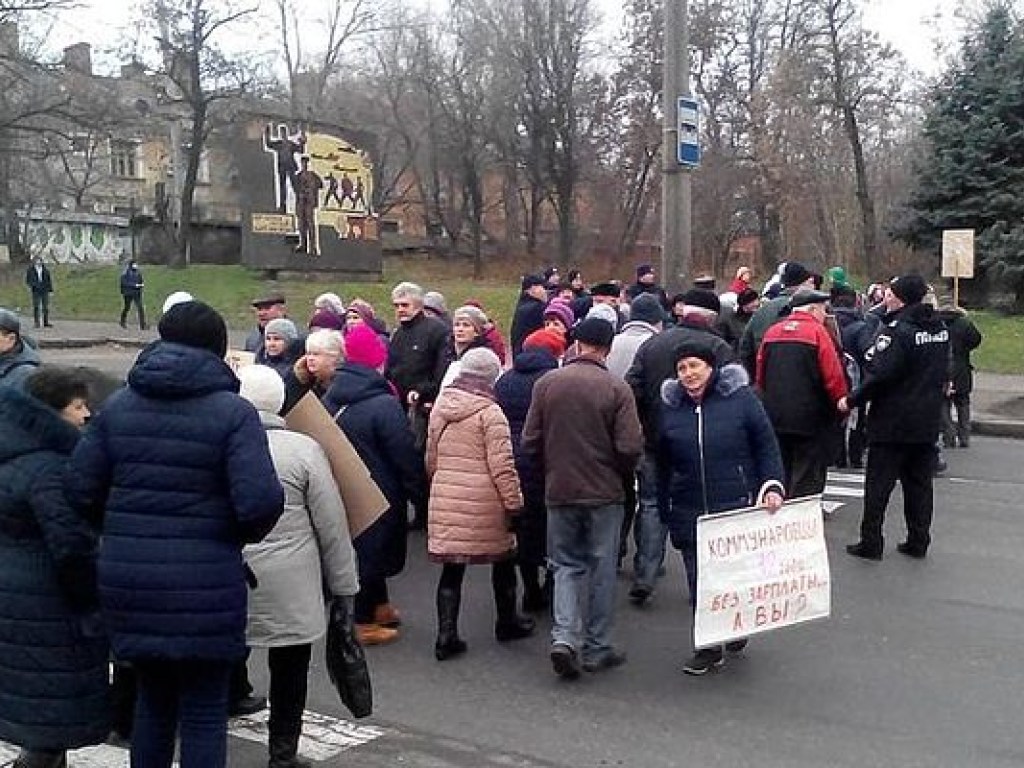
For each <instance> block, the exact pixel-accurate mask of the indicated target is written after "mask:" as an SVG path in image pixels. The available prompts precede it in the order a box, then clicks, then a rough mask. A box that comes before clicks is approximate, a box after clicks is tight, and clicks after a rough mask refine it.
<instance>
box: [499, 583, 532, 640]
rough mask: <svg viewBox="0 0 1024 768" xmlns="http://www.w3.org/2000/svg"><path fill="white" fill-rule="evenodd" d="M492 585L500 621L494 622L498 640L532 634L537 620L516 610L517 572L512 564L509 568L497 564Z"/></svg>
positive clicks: (516, 638)
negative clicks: (521, 614)
mask: <svg viewBox="0 0 1024 768" xmlns="http://www.w3.org/2000/svg"><path fill="white" fill-rule="evenodd" d="M491 585H492V586H493V588H494V605H495V608H497V611H498V621H497V622H496V623H495V624H494V636H495V637H496V638H497V639H498V641H499V642H502V643H504V642H506V641H508V640H521V639H522V638H524V637H529V636H530V635H532V634H533V630H534V628H535V627H536V626H537V625H536V622H534V620H533V619H531V618H528V617H526V616H520V615H519V614H518V613H517V612H516V572H515V570H514V569H513V568H512V567H511V565H509V566H508V567H507V568H505V567H502V566H501V565H498V566H495V568H494V570H493V571H492V572H491Z"/></svg>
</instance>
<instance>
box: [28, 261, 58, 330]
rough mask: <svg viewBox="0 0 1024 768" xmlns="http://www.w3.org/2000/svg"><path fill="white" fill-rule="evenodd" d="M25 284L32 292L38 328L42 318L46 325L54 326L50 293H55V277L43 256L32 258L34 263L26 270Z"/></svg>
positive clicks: (33, 314)
mask: <svg viewBox="0 0 1024 768" xmlns="http://www.w3.org/2000/svg"><path fill="white" fill-rule="evenodd" d="M25 284H26V285H27V286H28V289H29V291H31V292H32V317H33V319H35V321H36V328H39V327H40V325H39V322H40V320H42V324H43V326H44V327H46V328H52V327H53V326H51V325H50V294H51V293H53V278H52V277H51V275H50V270H49V269H47V268H46V265H45V264H44V263H43V259H42V257H40V256H35V257H34V258H33V259H32V264H31V265H29V268H28V270H27V271H26V272H25Z"/></svg>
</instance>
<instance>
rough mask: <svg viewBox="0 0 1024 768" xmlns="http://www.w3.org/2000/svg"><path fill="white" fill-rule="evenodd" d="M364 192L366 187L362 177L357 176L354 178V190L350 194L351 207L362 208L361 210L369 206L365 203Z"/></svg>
mask: <svg viewBox="0 0 1024 768" xmlns="http://www.w3.org/2000/svg"><path fill="white" fill-rule="evenodd" d="M365 192H366V188H365V187H364V186H363V177H362V176H359V177H357V178H356V191H355V194H354V195H353V196H352V207H353V208H362V209H363V210H367V209H368V208H369V206H368V205H367V204H366V197H365V196H364V195H365Z"/></svg>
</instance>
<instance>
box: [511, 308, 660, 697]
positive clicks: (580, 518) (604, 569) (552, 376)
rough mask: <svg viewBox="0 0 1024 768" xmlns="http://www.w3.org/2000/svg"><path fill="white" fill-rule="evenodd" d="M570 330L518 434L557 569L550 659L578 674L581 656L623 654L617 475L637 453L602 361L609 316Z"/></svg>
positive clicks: (605, 663)
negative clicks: (615, 628)
mask: <svg viewBox="0 0 1024 768" xmlns="http://www.w3.org/2000/svg"><path fill="white" fill-rule="evenodd" d="M574 336H575V338H576V344H577V345H578V349H579V354H578V355H577V357H575V358H574V359H573V360H572V361H571V362H569V363H567V364H566V366H565V367H564V368H562V369H560V370H557V371H552V372H550V373H548V374H545V375H544V376H542V377H541V378H540V380H539V381H538V382H537V383H536V385H534V388H533V402H532V403H531V404H530V411H529V413H528V414H527V417H526V426H525V427H524V428H523V437H522V451H523V453H524V454H526V455H527V456H530V457H531V458H532V459H533V460H534V461H536V462H537V463H538V464H539V465H540V466H541V467H543V470H544V478H545V500H546V502H547V506H548V558H549V559H550V562H551V565H552V567H553V568H554V573H555V589H554V611H553V618H554V624H553V626H552V629H551V640H552V643H551V664H552V666H553V667H554V670H555V673H556V674H557V675H558V676H559V677H562V678H565V679H573V678H576V677H579V674H580V660H581V659H580V656H582V662H583V667H584V668H585V669H587V670H591V671H597V670H600V669H607V668H610V667H616V666H619V665H620V664H622V663H623V662H624V661H625V660H626V657H625V654H623V653H622V652H621V651H619V650H617V649H616V648H615V647H614V646H613V645H612V643H611V638H610V634H611V628H612V623H613V619H614V610H615V565H616V561H617V557H616V555H617V553H618V549H619V529H620V527H621V526H622V514H623V512H622V505H623V499H624V493H623V478H626V477H630V476H632V474H633V473H634V472H635V471H636V465H637V461H638V460H639V459H640V455H641V453H642V452H643V435H642V434H641V431H640V419H639V418H638V417H637V412H636V403H635V401H634V400H633V393H632V392H631V391H630V389H629V386H628V385H627V384H626V383H625V382H624V381H622V380H621V379H618V378H616V377H615V376H613V375H612V374H611V373H609V372H608V369H607V368H606V367H605V358H606V357H607V356H608V352H609V350H610V349H611V346H612V339H613V338H614V336H615V331H614V329H613V328H612V325H611V323H608V322H606V321H604V320H601V319H598V318H587V319H586V320H584V321H583V322H581V323H580V324H579V325H577V326H576V330H575V331H574ZM584 605H586V606H587V607H586V609H584V607H583V606H584ZM581 629H582V632H581ZM581 635H582V637H581Z"/></svg>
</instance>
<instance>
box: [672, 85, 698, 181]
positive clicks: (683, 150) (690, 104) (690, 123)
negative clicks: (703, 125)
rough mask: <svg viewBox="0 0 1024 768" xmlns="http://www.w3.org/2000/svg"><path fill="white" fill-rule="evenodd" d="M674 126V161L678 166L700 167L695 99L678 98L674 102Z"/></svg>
mask: <svg viewBox="0 0 1024 768" xmlns="http://www.w3.org/2000/svg"><path fill="white" fill-rule="evenodd" d="M676 125H677V128H678V131H679V140H678V143H677V145H676V160H677V161H678V163H679V164H680V165H685V166H687V167H690V168H696V167H697V166H698V165H700V107H699V106H698V104H697V100H696V99H692V98H690V97H688V96H680V97H679V99H678V101H677V102H676Z"/></svg>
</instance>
